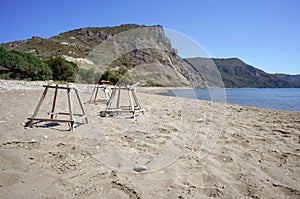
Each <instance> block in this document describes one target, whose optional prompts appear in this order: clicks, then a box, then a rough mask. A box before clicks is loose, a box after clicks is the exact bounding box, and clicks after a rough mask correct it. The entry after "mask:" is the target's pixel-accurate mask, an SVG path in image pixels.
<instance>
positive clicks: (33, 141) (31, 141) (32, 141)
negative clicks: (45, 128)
mask: <svg viewBox="0 0 300 199" xmlns="http://www.w3.org/2000/svg"><path fill="white" fill-rule="evenodd" d="M35 142H37V141H36V140H35V139H31V140H30V142H29V143H35Z"/></svg>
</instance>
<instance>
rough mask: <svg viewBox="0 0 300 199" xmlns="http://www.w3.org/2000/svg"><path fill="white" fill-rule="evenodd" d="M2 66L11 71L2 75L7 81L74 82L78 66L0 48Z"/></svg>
mask: <svg viewBox="0 0 300 199" xmlns="http://www.w3.org/2000/svg"><path fill="white" fill-rule="evenodd" d="M0 65H1V66H4V67H6V68H8V69H10V70H9V71H8V72H7V73H5V74H2V75H1V78H5V79H29V80H49V79H53V80H59V81H67V82H72V81H74V80H75V77H76V74H77V72H78V66H77V65H76V64H75V63H73V62H68V61H66V60H65V59H64V58H61V57H57V58H51V59H49V60H47V61H43V60H41V59H39V58H37V57H35V56H34V55H32V54H30V53H21V52H18V51H15V50H12V51H9V50H6V49H5V48H3V47H2V46H0Z"/></svg>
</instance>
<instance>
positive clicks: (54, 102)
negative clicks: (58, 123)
mask: <svg viewBox="0 0 300 199" xmlns="http://www.w3.org/2000/svg"><path fill="white" fill-rule="evenodd" d="M57 91H58V84H56V88H55V93H54V99H53V104H52V110H51V119H53V116H54V115H53V113H54V110H55V105H56V97H57Z"/></svg>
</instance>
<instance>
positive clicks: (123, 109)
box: [100, 86, 144, 119]
mask: <svg viewBox="0 0 300 199" xmlns="http://www.w3.org/2000/svg"><path fill="white" fill-rule="evenodd" d="M121 91H125V92H127V93H128V99H129V106H120V98H121ZM113 100H117V101H116V106H115V107H112V102H113ZM139 112H142V114H144V109H142V108H141V105H140V102H139V100H138V98H137V96H136V86H131V87H129V86H127V87H121V86H115V87H114V88H112V93H111V96H110V98H109V101H108V103H107V106H106V109H105V111H101V112H100V114H101V116H106V115H107V114H108V115H113V114H121V113H131V114H132V118H134V119H135V117H136V114H137V113H139Z"/></svg>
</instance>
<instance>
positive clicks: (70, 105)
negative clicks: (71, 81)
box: [67, 85, 74, 130]
mask: <svg viewBox="0 0 300 199" xmlns="http://www.w3.org/2000/svg"><path fill="white" fill-rule="evenodd" d="M70 91H71V88H69V85H68V88H67V95H68V103H69V113H70V121H71V129H72V130H74V120H73V112H72V102H71V93H70Z"/></svg>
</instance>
